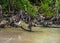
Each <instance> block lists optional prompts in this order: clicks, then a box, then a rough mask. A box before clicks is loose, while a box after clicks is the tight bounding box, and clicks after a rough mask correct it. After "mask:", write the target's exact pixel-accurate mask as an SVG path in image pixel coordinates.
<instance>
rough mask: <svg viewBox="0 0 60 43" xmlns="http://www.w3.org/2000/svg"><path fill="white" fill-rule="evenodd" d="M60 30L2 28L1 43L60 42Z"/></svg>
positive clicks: (0, 32)
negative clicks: (34, 30) (31, 30)
mask: <svg viewBox="0 0 60 43" xmlns="http://www.w3.org/2000/svg"><path fill="white" fill-rule="evenodd" d="M39 29H40V28H39ZM59 31H60V29H56V28H55V29H54V28H41V29H40V31H39V32H27V31H23V30H21V29H19V28H10V29H8V30H7V29H2V30H1V31H0V43H60V32H59Z"/></svg>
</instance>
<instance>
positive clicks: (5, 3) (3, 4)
mask: <svg viewBox="0 0 60 43" xmlns="http://www.w3.org/2000/svg"><path fill="white" fill-rule="evenodd" d="M7 5H8V2H7V0H2V9H5V8H6V7H7Z"/></svg>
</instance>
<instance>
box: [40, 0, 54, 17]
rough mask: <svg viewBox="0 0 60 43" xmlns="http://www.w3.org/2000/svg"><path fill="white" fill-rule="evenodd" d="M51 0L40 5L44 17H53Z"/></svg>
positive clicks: (46, 0) (45, 0)
mask: <svg viewBox="0 0 60 43" xmlns="http://www.w3.org/2000/svg"><path fill="white" fill-rule="evenodd" d="M51 4H52V0H50V1H49V0H44V1H42V2H41V3H40V11H42V12H43V14H44V15H46V16H54V12H52V10H53V9H52V6H50V5H51Z"/></svg>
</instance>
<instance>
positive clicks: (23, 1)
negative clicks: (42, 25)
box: [15, 0, 37, 17]
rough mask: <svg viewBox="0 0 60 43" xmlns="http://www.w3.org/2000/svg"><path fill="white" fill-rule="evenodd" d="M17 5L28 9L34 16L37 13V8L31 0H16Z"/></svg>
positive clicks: (21, 8)
mask: <svg viewBox="0 0 60 43" xmlns="http://www.w3.org/2000/svg"><path fill="white" fill-rule="evenodd" d="M15 5H16V6H17V8H18V9H19V10H24V11H27V12H28V13H29V14H30V15H31V16H33V17H35V16H36V15H37V8H36V7H35V6H33V5H31V3H30V1H29V0H16V2H15Z"/></svg>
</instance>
